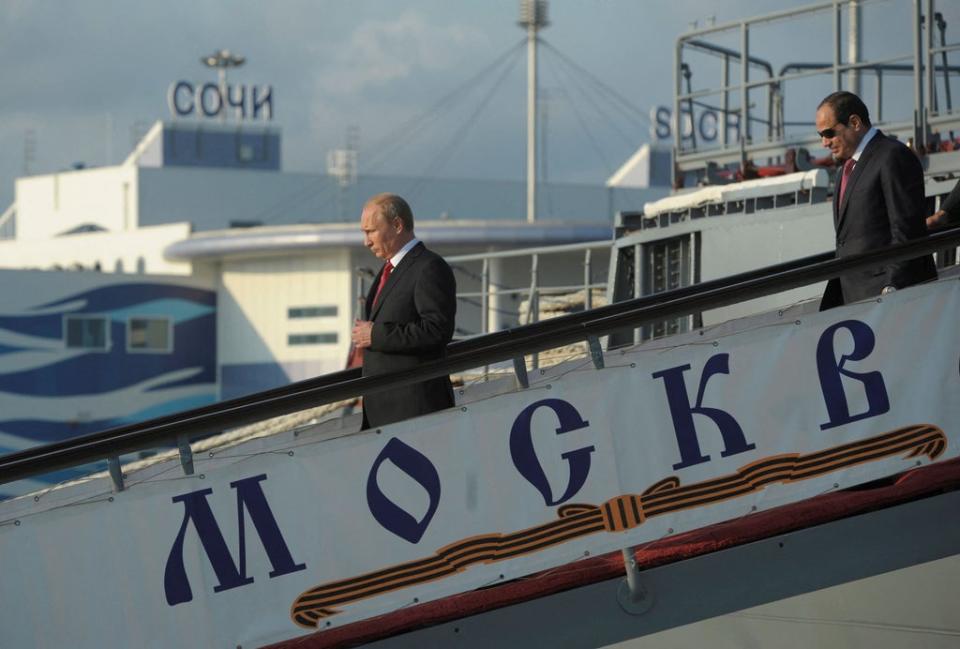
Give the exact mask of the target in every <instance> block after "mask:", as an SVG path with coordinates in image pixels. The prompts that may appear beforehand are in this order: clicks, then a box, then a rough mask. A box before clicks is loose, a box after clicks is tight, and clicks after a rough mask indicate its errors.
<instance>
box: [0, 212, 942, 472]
mask: <svg viewBox="0 0 960 649" xmlns="http://www.w3.org/2000/svg"><path fill="white" fill-rule="evenodd" d="M958 245H960V228H951V229H949V230H944V231H941V232H938V233H935V234H931V235H929V236H927V237H925V238H922V239H916V240H913V241H908V242H905V243H902V244H898V245H895V246H891V247H889V248H886V249H883V250H876V251H871V252H868V253H864V254H861V255H856V256H851V257H847V258H844V259H833V256H834V253H832V252H828V253H822V254H819V255H814V256H811V257H806V258H803V259H799V260H795V261H792V262H788V263H785V264H778V265H775V266H769V267H767V268H762V269H759V270H754V271H750V272H746V273H740V274H738V275H733V276H731V277H726V278H722V279H717V280H711V281H708V282H704V283H702V284H696V285H693V286H687V287H684V288H680V289H676V290H673V291H669V292H666V293H660V294H657V295H651V296H645V297H640V298H635V299H632V300H627V301H624V302H617V303H614V304H609V305H606V306H603V307H599V308H597V309H593V310H591V311H584V312H581V313H574V314H571V315H568V316H563V317H559V318H554V319H551V320H545V321H543V322H538V323H534V324H529V325H524V326H521V327H517V328H514V329H508V330H505V331H499V332H496V333H492V334H488V335H486V336H481V337H478V338H473V339H470V340H465V341H461V342H457V343H454V344H451V345H450V346H449V348H448V353H447V356H446V358H444V359H439V360H436V361H431V362H427V363H423V364H421V365H419V366H418V367H416V368H414V369H410V370H405V371H403V372H392V373H389V374H381V375H377V376H368V377H361V376H360V370H359V369H352V370H345V371H342V372H335V373H333V374H328V375H325V376H320V377H317V378H314V379H309V380H307V381H300V382H298V383H294V384H291V385H288V386H284V387H281V388H275V389H273V390H268V391H266V392H260V393H257V394H253V395H249V396H245V397H241V398H237V399H232V400H230V401H224V402H221V403H217V404H213V405H210V406H205V407H203V408H196V409H193V410H188V411H185V412H180V413H176V414H173V415H167V416H164V417H159V418H157V419H151V420H149V421H145V422H141V423H137V424H131V425H127V426H120V427H117V428H112V429H109V430H105V431H102V432H99V433H93V434H90V435H84V436H82V437H78V438H75V439H71V440H66V441H62V442H56V443H53V444H47V445H44V446H38V447H35V448H31V449H27V450H24V451H19V452H16V453H11V454H8V455H4V456H0V483H6V482H11V481H14V480H19V479H23V478H27V477H31V476H36V475H42V474H44V473H50V472H53V471H57V470H60V469H64V468H67V467H72V466H79V465H83V464H87V463H90V462H94V461H101V460H103V459H104V458H108V459H109V458H116V457H118V456H120V455H123V454H126V453H132V452H135V451H139V450H144V449H150V448H156V447H159V446H165V445H170V444H176V445H177V446H178V447H179V448H180V452H181V462H182V463H183V464H184V466H185V467H186V466H187V465H188V464H189V461H190V457H189V454H190V447H189V444H188V443H187V441H188V440H191V439H195V438H200V437H209V436H211V435H214V434H217V433H219V432H220V431H222V430H225V429H231V428H236V427H239V426H243V425H246V424H250V423H254V422H258V421H263V420H265V419H270V418H273V417H278V416H282V415H286V414H290V413H293V412H298V411H301V410H306V409H308V408H314V407H317V406H320V405H323V404H328V403H334V402H336V401H341V400H343V399H348V398H352V397H356V396H358V395H360V394H365V393H372V392H380V391H383V390H389V389H392V388H396V387H400V386H403V385H408V384H410V383H415V382H419V381H423V380H426V379H429V378H434V377H437V376H443V375H449V374H452V373H455V372H461V371H463V370H467V369H470V368H474V367H480V366H482V365H484V364H490V363H496V362H501V361H509V360H516V359H518V358H519V359H522V358H523V357H524V355H528V354H533V353H536V352H539V351H544V350H547V349H551V348H555V347H560V346H563V345H568V344H571V343H574V342H580V341H584V340H586V341H587V342H588V343H590V347H591V349H592V350H594V351H595V352H596V350H598V349H599V343H598V339H599V337H600V336H605V335H608V334H610V333H613V332H615V331H618V330H622V329H625V328H630V327H637V326H641V325H643V324H645V323H649V322H653V321H657V320H662V319H665V318H671V317H678V316H681V315H689V314H691V313H697V312H700V311H703V310H706V309H712V308H717V307H721V306H726V305H729V304H735V303H738V302H743V301H746V300H751V299H754V298H757V297H763V296H766V295H771V294H774V293H779V292H781V291H785V290H789V289H792V288H796V287H799V286H804V285H807V284H812V283H815V282H819V281H822V280H825V279H829V278H831V277H835V276H837V275H838V274H840V273H842V272H845V271H850V270H857V269H863V268H870V267H874V266H878V265H882V264H883V263H889V262H893V261H898V260H902V259H911V258H914V257H917V256H920V255H923V254H927V253H932V252H936V251H940V250H944V249H948V248H955V247H957V246H958ZM593 359H594V363H595V365H596V366H597V367H602V366H603V358H602V355H599V354H597V353H594V354H593ZM515 366H516V362H515ZM520 373H521V372H520V370H519V368H518V379H520V378H521V377H520V376H519V374H520ZM523 373H524V374H525V369H524V370H523ZM521 383H522V380H521Z"/></svg>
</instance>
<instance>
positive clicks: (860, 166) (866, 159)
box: [834, 130, 884, 227]
mask: <svg viewBox="0 0 960 649" xmlns="http://www.w3.org/2000/svg"><path fill="white" fill-rule="evenodd" d="M883 136H884V135H883V133H882V132H880V131H879V130H878V131H877V132H876V133H874V135H873V137H872V138H871V139H870V141H869V142H867V146H865V147H864V149H863V152H862V153H861V154H860V159H859V160H857V164H855V165H853V171H851V172H850V177H849V178H847V187H846V189H845V191H844V192H843V203H842V204H841V205H839V206H837V207H836V211H835V215H836V223H837V226H838V227H839V225H840V223H841V222H842V221H843V219H844V218H845V217H846V215H847V206H848V205H849V204H850V196H851V194H853V188H854V187H856V185H857V180H859V179H860V177H861V176H862V175H863V173H864V170H865V169H867V168H868V167H869V166H870V163H871V162H872V161H873V158H874V156H873V153H874V152H875V151H876V146H877V144H878V143H879V141H880V138H882V137H883ZM840 173H841V174H842V173H843V168H842V167H841V171H840ZM839 193H840V191H839V187H838V189H837V195H839ZM836 202H837V201H836V198H834V205H836Z"/></svg>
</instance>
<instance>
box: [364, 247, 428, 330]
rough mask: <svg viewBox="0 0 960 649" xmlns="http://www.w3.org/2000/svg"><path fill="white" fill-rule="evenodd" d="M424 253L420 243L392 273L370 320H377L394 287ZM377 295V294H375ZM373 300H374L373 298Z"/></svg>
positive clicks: (378, 278)
mask: <svg viewBox="0 0 960 649" xmlns="http://www.w3.org/2000/svg"><path fill="white" fill-rule="evenodd" d="M422 251H423V242H420V243H418V244H417V245H415V246H414V247H413V248H411V249H410V252H408V253H407V254H406V255H404V257H403V259H402V260H401V261H400V264H399V265H398V266H397V267H396V268H394V269H393V272H392V273H390V277H388V278H387V283H386V284H384V286H383V291H381V292H380V299H379V300H377V303H376V304H374V305H372V306H373V312H372V313H371V314H370V320H375V319H376V317H377V314H378V313H379V312H380V308H381V307H382V306H383V305H384V304H385V303H386V301H387V298H388V297H390V292H391V291H392V290H393V287H394V286H396V285H397V284H398V283H399V282H400V280H401V278H402V277H403V275H404V273H406V272H407V270H409V268H410V267H411V266H413V265H414V263H415V262H416V259H417V257H419V256H420V253H421V252H422ZM379 281H380V276H379V275H378V276H377V282H378V283H379ZM374 294H375V292H374ZM371 299H372V298H371Z"/></svg>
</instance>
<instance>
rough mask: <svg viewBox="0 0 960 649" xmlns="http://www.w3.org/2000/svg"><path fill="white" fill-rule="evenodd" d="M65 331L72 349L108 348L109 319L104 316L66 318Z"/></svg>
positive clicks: (70, 316)
mask: <svg viewBox="0 0 960 649" xmlns="http://www.w3.org/2000/svg"><path fill="white" fill-rule="evenodd" d="M64 331H65V333H66V343H67V347H68V348H70V349H106V348H107V341H108V338H107V336H108V333H107V319H106V318H105V317H103V316H90V315H68V316H64Z"/></svg>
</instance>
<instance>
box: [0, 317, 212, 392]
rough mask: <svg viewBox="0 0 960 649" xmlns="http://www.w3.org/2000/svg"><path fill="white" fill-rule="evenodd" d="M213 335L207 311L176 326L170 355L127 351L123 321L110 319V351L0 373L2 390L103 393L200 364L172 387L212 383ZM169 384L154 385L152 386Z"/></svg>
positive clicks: (0, 390) (158, 387)
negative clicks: (111, 320)
mask: <svg viewBox="0 0 960 649" xmlns="http://www.w3.org/2000/svg"><path fill="white" fill-rule="evenodd" d="M215 335H216V320H215V316H214V315H213V314H209V315H205V316H201V317H199V318H194V319H193V320H189V321H187V322H183V323H181V324H178V325H175V326H174V347H173V352H172V353H170V354H137V353H128V352H127V349H126V324H121V323H118V322H111V325H110V338H111V346H110V349H109V350H106V351H102V352H101V351H97V352H91V353H89V354H82V355H80V356H75V357H74V358H68V359H66V360H63V361H59V362H55V363H50V364H49V365H44V366H42V367H35V368H31V369H29V370H23V371H20V372H10V373H8V374H0V392H8V393H10V394H19V395H29V396H44V397H74V396H81V395H92V394H103V393H106V392H112V391H114V390H119V389H121V388H125V387H128V386H131V385H135V384H137V383H140V382H142V381H145V380H147V379H150V378H153V377H157V376H162V375H164V374H166V373H168V372H171V371H174V370H178V369H185V368H192V367H198V368H199V369H200V371H199V372H198V373H197V374H196V375H194V376H191V377H189V378H187V379H184V380H182V381H178V382H177V383H176V385H197V384H201V383H215V382H216V367H215V363H216V359H215V355H214V352H215V345H214V344H213V341H214V336H215ZM173 385H174V384H172V383H171V384H166V385H163V386H156V388H155V389H161V388H163V389H165V388H169V387H173Z"/></svg>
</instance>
